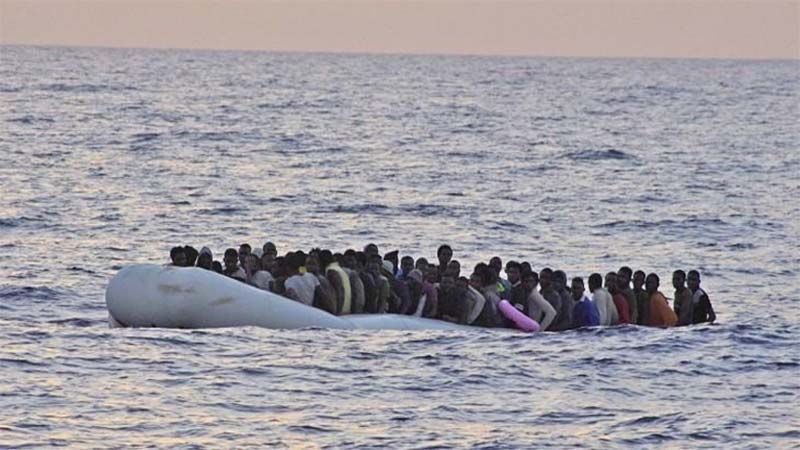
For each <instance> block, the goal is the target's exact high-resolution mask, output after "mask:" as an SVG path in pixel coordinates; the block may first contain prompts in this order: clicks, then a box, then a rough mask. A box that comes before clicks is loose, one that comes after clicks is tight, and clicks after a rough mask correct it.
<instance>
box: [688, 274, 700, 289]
mask: <svg viewBox="0 0 800 450" xmlns="http://www.w3.org/2000/svg"><path fill="white" fill-rule="evenodd" d="M686 284H687V285H688V286H689V289H691V290H692V292H694V291H696V290H698V289H699V288H700V272H698V271H696V270H690V271H689V273H688V274H687V275H686Z"/></svg>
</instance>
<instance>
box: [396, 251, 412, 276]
mask: <svg viewBox="0 0 800 450" xmlns="http://www.w3.org/2000/svg"><path fill="white" fill-rule="evenodd" d="M412 270H414V257H413V256H409V255H406V256H403V257H402V258H400V270H398V271H397V275H396V277H397V279H399V280H403V281H405V280H406V278H407V277H408V274H409V273H411V271H412Z"/></svg>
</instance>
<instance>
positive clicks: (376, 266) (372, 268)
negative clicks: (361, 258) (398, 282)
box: [365, 253, 383, 281]
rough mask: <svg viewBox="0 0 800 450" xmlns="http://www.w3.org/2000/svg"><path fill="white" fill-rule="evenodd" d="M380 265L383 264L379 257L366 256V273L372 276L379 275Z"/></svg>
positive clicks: (376, 255)
mask: <svg viewBox="0 0 800 450" xmlns="http://www.w3.org/2000/svg"><path fill="white" fill-rule="evenodd" d="M365 254H366V253H365ZM381 264H383V259H382V258H381V255H379V254H377V253H375V254H373V255H369V256H367V272H369V273H371V274H373V275H379V274H380V273H381ZM376 281H377V280H376Z"/></svg>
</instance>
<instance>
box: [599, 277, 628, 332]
mask: <svg viewBox="0 0 800 450" xmlns="http://www.w3.org/2000/svg"><path fill="white" fill-rule="evenodd" d="M605 284H606V289H608V292H609V293H610V294H611V299H612V300H614V306H616V307H617V319H618V322H617V323H618V324H619V325H623V324H627V323H631V308H630V307H629V306H628V301H627V300H626V299H625V296H624V295H623V294H622V292H620V291H619V289H617V273H616V272H608V273H607V274H606V277H605Z"/></svg>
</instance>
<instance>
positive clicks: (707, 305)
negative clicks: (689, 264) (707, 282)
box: [687, 270, 717, 323]
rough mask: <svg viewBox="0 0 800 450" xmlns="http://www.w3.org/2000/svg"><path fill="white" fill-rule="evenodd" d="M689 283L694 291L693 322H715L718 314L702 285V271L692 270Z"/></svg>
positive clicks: (688, 279) (690, 288)
mask: <svg viewBox="0 0 800 450" xmlns="http://www.w3.org/2000/svg"><path fill="white" fill-rule="evenodd" d="M687 284H688V285H689V290H690V291H692V305H693V307H692V323H705V322H709V323H714V322H715V321H716V320H717V315H716V314H715V313H714V308H713V307H712V306H711V300H710V299H709V298H708V294H706V291H704V290H703V289H702V288H701V287H700V272H698V271H696V270H690V271H689V274H688V277H687Z"/></svg>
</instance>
